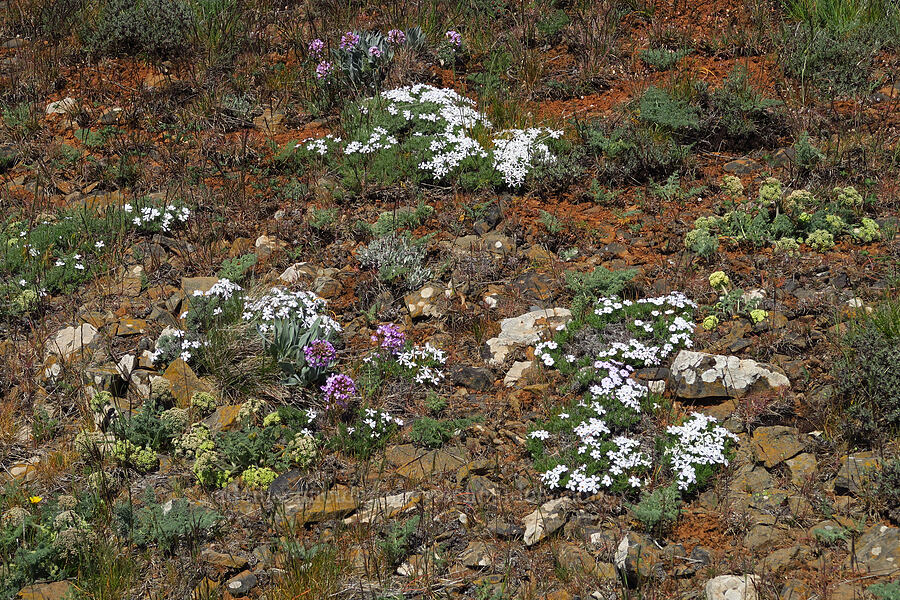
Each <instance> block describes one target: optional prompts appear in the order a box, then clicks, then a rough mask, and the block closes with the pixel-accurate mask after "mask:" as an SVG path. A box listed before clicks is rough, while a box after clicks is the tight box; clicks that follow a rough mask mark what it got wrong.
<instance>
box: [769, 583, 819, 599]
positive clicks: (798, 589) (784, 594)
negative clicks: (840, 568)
mask: <svg viewBox="0 0 900 600" xmlns="http://www.w3.org/2000/svg"><path fill="white" fill-rule="evenodd" d="M817 597H818V594H816V592H815V590H813V589H812V588H811V587H809V586H808V585H807V584H806V583H804V582H802V581H800V580H799V579H789V580H788V582H787V583H785V584H784V587H783V588H781V592H780V593H779V594H778V599H779V600H812V599H813V598H817Z"/></svg>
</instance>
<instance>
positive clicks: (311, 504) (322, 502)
mask: <svg viewBox="0 0 900 600" xmlns="http://www.w3.org/2000/svg"><path fill="white" fill-rule="evenodd" d="M358 506H359V501H358V500H357V498H356V495H355V494H354V493H353V491H352V490H351V489H350V488H348V487H345V486H341V485H339V486H335V487H333V488H332V489H330V490H326V491H324V492H322V493H321V494H319V495H318V496H316V497H315V498H313V500H311V501H307V500H302V501H299V502H291V501H289V502H286V503H285V507H284V511H285V516H287V517H288V518H293V519H296V521H297V522H298V523H299V524H301V525H302V524H306V523H321V522H323V521H329V520H331V519H338V518H341V517H345V516H347V515H349V514H350V513H352V512H353V511H355V510H356V508H357V507H358Z"/></svg>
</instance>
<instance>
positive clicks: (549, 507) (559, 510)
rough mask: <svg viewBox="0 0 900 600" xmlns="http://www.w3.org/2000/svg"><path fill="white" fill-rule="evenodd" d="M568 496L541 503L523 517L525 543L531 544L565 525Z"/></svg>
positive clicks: (570, 501) (570, 505)
mask: <svg viewBox="0 0 900 600" xmlns="http://www.w3.org/2000/svg"><path fill="white" fill-rule="evenodd" d="M570 508H572V500H571V499H570V498H565V497H563V498H557V499H556V500H551V501H549V502H545V503H544V504H542V505H541V506H540V507H539V508H538V509H537V510H536V511H534V512H533V513H531V514H530V515H528V516H527V517H525V520H524V525H525V545H526V546H533V545H535V544H537V543H538V542H540V541H541V540H542V539H544V538H546V537H547V536H549V535H551V534H552V533H553V532H555V531H556V530H557V529H559V528H560V527H562V526H563V525H565V523H566V517H567V516H568V511H569V509H570Z"/></svg>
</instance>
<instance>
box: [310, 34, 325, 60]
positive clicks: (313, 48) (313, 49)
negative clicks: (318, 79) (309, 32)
mask: <svg viewBox="0 0 900 600" xmlns="http://www.w3.org/2000/svg"><path fill="white" fill-rule="evenodd" d="M324 49H325V42H323V41H322V40H320V39H319V38H316V39H314V40H313V41H311V42H310V43H309V53H310V54H312V55H313V56H318V55H319V54H321V53H322V50H324Z"/></svg>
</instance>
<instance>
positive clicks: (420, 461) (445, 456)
mask: <svg viewBox="0 0 900 600" xmlns="http://www.w3.org/2000/svg"><path fill="white" fill-rule="evenodd" d="M464 464H466V458H465V455H464V454H463V453H459V452H454V451H452V450H449V449H445V448H439V449H437V450H430V451H428V452H425V453H424V454H419V453H418V452H416V455H415V456H414V458H412V460H409V461H408V462H406V463H404V464H401V465H400V467H399V468H398V469H397V474H398V475H400V476H401V477H405V478H406V479H408V480H410V481H411V482H419V481H424V480H425V479H427V478H428V477H430V476H431V475H437V474H441V473H448V472H456V471H457V470H458V469H459V468H460V467H461V466H463V465H464Z"/></svg>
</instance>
